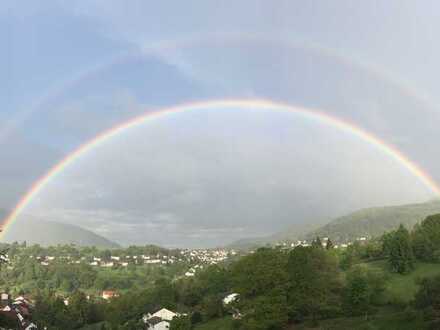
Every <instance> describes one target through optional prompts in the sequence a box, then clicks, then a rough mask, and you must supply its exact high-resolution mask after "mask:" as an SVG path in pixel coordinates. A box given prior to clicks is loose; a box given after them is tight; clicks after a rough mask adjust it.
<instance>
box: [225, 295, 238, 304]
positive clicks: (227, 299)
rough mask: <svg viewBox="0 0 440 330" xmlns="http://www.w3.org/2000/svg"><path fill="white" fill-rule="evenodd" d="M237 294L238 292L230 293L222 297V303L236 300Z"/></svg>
mask: <svg viewBox="0 0 440 330" xmlns="http://www.w3.org/2000/svg"><path fill="white" fill-rule="evenodd" d="M238 296H239V294H238V293H231V294H229V295H227V296H226V297H224V298H223V304H224V305H229V304H230V303H233V302H234V301H237V299H238Z"/></svg>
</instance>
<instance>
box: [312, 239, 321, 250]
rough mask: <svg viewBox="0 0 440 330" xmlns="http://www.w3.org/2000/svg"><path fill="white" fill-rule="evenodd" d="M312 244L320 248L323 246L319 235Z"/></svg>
mask: <svg viewBox="0 0 440 330" xmlns="http://www.w3.org/2000/svg"><path fill="white" fill-rule="evenodd" d="M312 246H313V247H316V248H320V249H321V248H322V242H321V239H320V238H319V236H316V238H315V239H314V240H313V242H312Z"/></svg>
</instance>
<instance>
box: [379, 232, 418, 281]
mask: <svg viewBox="0 0 440 330" xmlns="http://www.w3.org/2000/svg"><path fill="white" fill-rule="evenodd" d="M383 250H384V254H385V255H386V256H387V257H388V263H389V265H390V266H391V270H392V271H393V272H396V273H400V274H404V273H407V272H409V271H411V270H412V269H413V268H414V254H413V249H412V244H411V237H410V234H409V232H408V230H407V229H406V228H405V227H404V226H403V225H402V224H401V225H400V226H399V228H398V229H397V230H395V231H392V232H390V233H388V234H385V235H384V236H383Z"/></svg>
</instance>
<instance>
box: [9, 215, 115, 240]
mask: <svg viewBox="0 0 440 330" xmlns="http://www.w3.org/2000/svg"><path fill="white" fill-rule="evenodd" d="M5 214H6V212H5V211H3V215H5ZM0 217H1V218H3V216H2V211H0ZM0 241H1V242H8V243H11V242H15V241H17V242H24V241H26V242H27V243H28V244H40V245H42V246H51V245H58V244H75V245H77V246H96V247H98V248H108V249H111V248H118V247H119V245H118V244H117V243H115V242H112V241H110V240H108V239H106V238H104V237H102V236H100V235H97V234H95V233H93V232H92V231H90V230H86V229H84V228H81V227H78V226H75V225H70V224H64V223H59V222H52V221H45V220H36V219H32V220H26V221H22V222H16V223H14V224H13V225H11V226H10V227H9V228H8V230H7V231H6V232H5V233H4V234H2V237H1V238H0Z"/></svg>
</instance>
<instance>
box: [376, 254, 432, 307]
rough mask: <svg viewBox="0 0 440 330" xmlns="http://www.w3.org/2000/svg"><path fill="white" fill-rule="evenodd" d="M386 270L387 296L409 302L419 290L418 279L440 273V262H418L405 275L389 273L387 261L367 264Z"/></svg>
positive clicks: (396, 300) (393, 300)
mask: <svg viewBox="0 0 440 330" xmlns="http://www.w3.org/2000/svg"><path fill="white" fill-rule="evenodd" d="M367 265H368V266H369V267H376V268H380V269H383V270H385V271H386V273H387V276H388V281H387V287H386V292H385V296H386V298H387V299H389V300H390V301H391V302H395V303H408V302H410V301H411V300H412V299H413V298H414V295H415V293H416V292H417V290H418V285H417V280H418V279H420V278H423V277H432V276H435V275H440V264H431V263H421V262H419V263H417V264H416V265H415V268H414V270H413V271H412V272H411V273H409V274H405V275H401V274H393V273H389V272H388V271H387V270H386V268H387V264H386V262H385V261H376V262H371V263H368V264H367Z"/></svg>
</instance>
